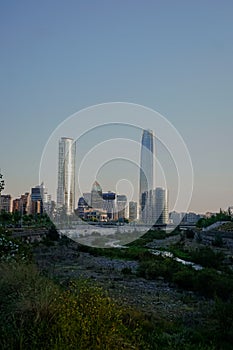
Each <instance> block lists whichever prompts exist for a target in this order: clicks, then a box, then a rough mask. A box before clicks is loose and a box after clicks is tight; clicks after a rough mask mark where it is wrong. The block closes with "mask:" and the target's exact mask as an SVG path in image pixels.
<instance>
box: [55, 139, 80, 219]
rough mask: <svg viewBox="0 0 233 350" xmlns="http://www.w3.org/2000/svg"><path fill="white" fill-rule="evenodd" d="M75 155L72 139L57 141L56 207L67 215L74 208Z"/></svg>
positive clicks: (74, 145)
mask: <svg viewBox="0 0 233 350" xmlns="http://www.w3.org/2000/svg"><path fill="white" fill-rule="evenodd" d="M75 154H76V144H75V142H74V140H73V139H72V138H67V137H62V138H61V139H60V140H59V152H58V186H57V206H58V208H61V207H63V208H64V209H65V213H66V214H67V215H71V214H72V213H73V212H74V206H75Z"/></svg>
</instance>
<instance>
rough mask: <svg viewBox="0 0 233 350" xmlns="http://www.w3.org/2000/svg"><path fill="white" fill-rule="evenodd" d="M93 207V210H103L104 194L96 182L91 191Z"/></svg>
mask: <svg viewBox="0 0 233 350" xmlns="http://www.w3.org/2000/svg"><path fill="white" fill-rule="evenodd" d="M91 207H92V208H93V209H103V194H102V188H101V186H100V184H99V183H98V182H97V181H95V182H94V183H93V185H92V189H91Z"/></svg>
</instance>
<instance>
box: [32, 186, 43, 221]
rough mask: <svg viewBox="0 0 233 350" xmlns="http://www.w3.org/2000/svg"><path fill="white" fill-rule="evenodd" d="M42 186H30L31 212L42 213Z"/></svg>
mask: <svg viewBox="0 0 233 350" xmlns="http://www.w3.org/2000/svg"><path fill="white" fill-rule="evenodd" d="M41 189H42V187H41V186H40V185H39V186H36V187H32V188H31V209H30V212H31V214H33V215H35V214H42V213H43V201H42V195H43V190H42V191H41Z"/></svg>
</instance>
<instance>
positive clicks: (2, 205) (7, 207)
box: [0, 194, 13, 213]
mask: <svg viewBox="0 0 233 350" xmlns="http://www.w3.org/2000/svg"><path fill="white" fill-rule="evenodd" d="M12 209H13V200H12V197H11V195H10V194H2V195H1V197H0V210H1V211H5V212H7V213H12Z"/></svg>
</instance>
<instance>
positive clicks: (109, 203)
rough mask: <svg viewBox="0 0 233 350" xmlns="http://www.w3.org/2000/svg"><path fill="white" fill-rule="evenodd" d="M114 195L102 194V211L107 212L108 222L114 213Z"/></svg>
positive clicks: (111, 193)
mask: <svg viewBox="0 0 233 350" xmlns="http://www.w3.org/2000/svg"><path fill="white" fill-rule="evenodd" d="M115 199H116V194H115V193H114V192H111V191H108V192H106V193H103V210H105V211H106V212H107V217H108V220H113V219H114V217H115V215H114V214H115V212H116V200H115Z"/></svg>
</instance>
